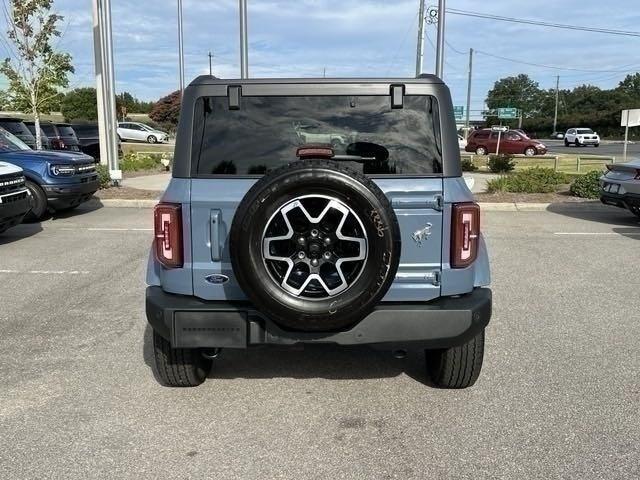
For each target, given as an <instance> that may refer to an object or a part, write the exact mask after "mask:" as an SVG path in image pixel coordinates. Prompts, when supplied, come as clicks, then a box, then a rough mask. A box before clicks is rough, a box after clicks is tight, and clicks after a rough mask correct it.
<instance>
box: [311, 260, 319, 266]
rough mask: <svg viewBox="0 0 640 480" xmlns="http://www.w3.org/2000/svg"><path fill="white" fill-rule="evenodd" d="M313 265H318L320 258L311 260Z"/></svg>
mask: <svg viewBox="0 0 640 480" xmlns="http://www.w3.org/2000/svg"><path fill="white" fill-rule="evenodd" d="M311 266H313V267H317V266H318V260H317V259H316V258H314V259H313V260H311Z"/></svg>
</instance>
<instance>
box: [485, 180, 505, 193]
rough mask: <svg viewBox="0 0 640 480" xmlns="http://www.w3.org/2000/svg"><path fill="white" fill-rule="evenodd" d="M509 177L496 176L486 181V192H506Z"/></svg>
mask: <svg viewBox="0 0 640 480" xmlns="http://www.w3.org/2000/svg"><path fill="white" fill-rule="evenodd" d="M508 181H509V178H508V177H498V178H494V179H491V180H489V181H488V182H487V192H489V193H498V192H508V191H509V190H508V189H507V184H508Z"/></svg>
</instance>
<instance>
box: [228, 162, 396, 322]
mask: <svg viewBox="0 0 640 480" xmlns="http://www.w3.org/2000/svg"><path fill="white" fill-rule="evenodd" d="M229 248H230V254H231V262H232V265H233V272H234V275H235V277H236V279H237V281H238V283H239V285H240V287H241V288H242V289H243V291H244V293H245V294H246V295H247V296H248V297H249V299H250V300H251V301H252V302H253V304H254V306H255V307H256V308H257V309H258V310H260V311H261V312H262V313H264V314H265V315H267V316H268V317H269V318H270V319H272V320H273V321H274V322H276V323H278V324H279V325H281V326H282V327H284V328H285V329H291V330H303V331H305V330H306V331H331V330H338V329H342V328H345V327H348V326H350V325H352V324H354V323H356V322H358V321H359V320H361V319H362V318H363V317H364V316H366V314H368V313H369V312H370V311H371V310H372V309H373V307H374V306H375V305H376V303H378V301H380V299H381V298H382V297H383V296H384V294H385V293H386V292H387V290H388V289H389V287H390V286H391V283H392V282H393V279H394V277H395V274H396V271H397V269H398V263H399V261H400V229H399V227H398V220H397V218H396V216H395V213H394V211H393V208H392V207H391V205H390V203H389V201H388V199H387V197H386V196H385V195H384V193H383V192H382V191H381V190H380V188H379V187H378V186H377V185H376V184H375V183H373V182H372V181H371V180H370V179H368V178H367V177H365V176H363V175H361V174H359V173H357V172H355V171H353V170H351V169H348V168H346V167H345V166H343V165H340V164H338V163H336V162H331V161H327V160H305V161H299V162H295V163H292V164H290V165H287V166H285V167H282V168H279V169H277V170H275V171H273V172H271V173H269V174H267V175H265V176H264V177H262V178H261V179H260V180H259V181H258V182H257V183H256V184H255V185H254V186H253V187H252V188H251V189H250V190H249V192H247V194H246V195H245V197H244V198H243V200H242V202H240V205H239V206H238V209H237V211H236V214H235V217H234V219H233V223H232V226H231V231H230V239H229Z"/></svg>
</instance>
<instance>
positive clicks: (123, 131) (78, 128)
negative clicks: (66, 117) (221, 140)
mask: <svg viewBox="0 0 640 480" xmlns="http://www.w3.org/2000/svg"><path fill="white" fill-rule="evenodd" d="M0 128H4V129H5V130H6V131H8V132H9V133H12V134H13V135H14V136H16V137H17V138H18V139H20V140H22V141H23V142H24V143H25V144H26V145H27V146H29V148H31V149H33V150H35V149H36V125H35V122H33V121H25V120H23V119H21V118H17V117H0ZM117 133H118V149H120V142H123V141H140V142H148V143H164V142H166V141H168V139H169V135H168V134H167V133H166V132H162V131H160V130H156V129H154V128H151V127H149V126H148V125H145V124H144V123H138V122H119V123H118V127H117ZM40 138H41V142H42V149H43V150H67V151H71V152H83V153H86V154H87V155H91V156H92V157H93V158H94V159H96V160H99V159H100V141H99V138H100V136H99V134H98V124H97V123H61V122H40Z"/></svg>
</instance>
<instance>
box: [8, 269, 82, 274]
mask: <svg viewBox="0 0 640 480" xmlns="http://www.w3.org/2000/svg"><path fill="white" fill-rule="evenodd" d="M0 273H12V274H33V275H88V274H89V273H91V272H88V271H86V270H0Z"/></svg>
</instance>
